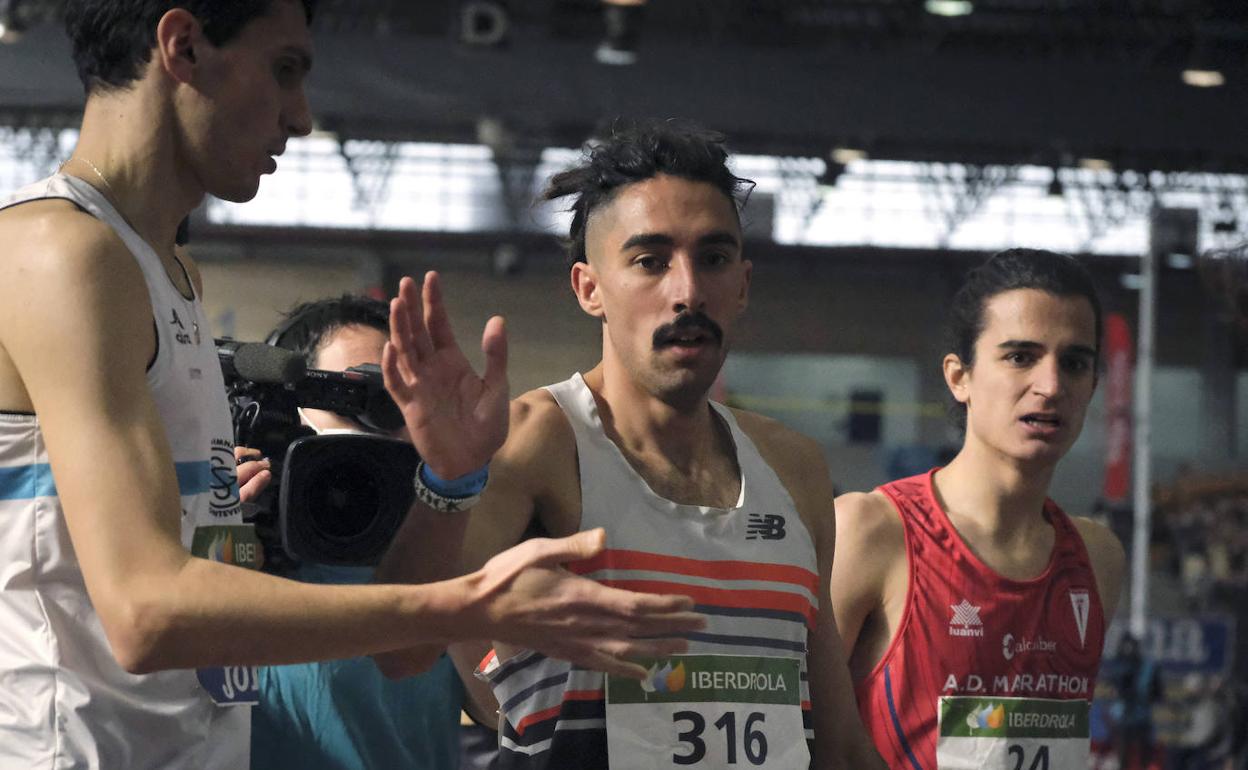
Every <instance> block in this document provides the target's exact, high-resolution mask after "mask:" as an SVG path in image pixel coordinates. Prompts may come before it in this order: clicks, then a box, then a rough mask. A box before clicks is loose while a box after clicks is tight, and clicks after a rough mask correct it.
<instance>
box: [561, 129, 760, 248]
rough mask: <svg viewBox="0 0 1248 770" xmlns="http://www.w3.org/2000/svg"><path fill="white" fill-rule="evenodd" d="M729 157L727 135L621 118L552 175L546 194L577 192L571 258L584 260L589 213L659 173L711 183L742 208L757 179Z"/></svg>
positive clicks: (568, 243)
mask: <svg viewBox="0 0 1248 770" xmlns="http://www.w3.org/2000/svg"><path fill="white" fill-rule="evenodd" d="M727 161H728V150H727V148H726V147H725V145H724V136H723V135H722V134H719V133H717V132H715V131H709V130H707V129H705V128H702V127H701V126H699V125H697V124H695V123H692V122H689V121H683V120H632V121H616V122H615V124H614V125H613V126H612V129H611V132H610V134H609V135H608V136H606V137H604V138H602V139H601V140H598V141H592V142H590V143H589V144H588V145H587V146H586V149H585V154H584V156H583V157H582V161H581V163H580V165H577V166H574V167H573V168H570V169H568V170H566V171H563V172H560V173H558V174H556V175H555V176H554V177H552V178H551V180H550V185H549V186H548V187H547V188H546V190H545V192H543V193H542V199H543V200H556V199H558V198H564V197H567V196H569V195H574V196H576V198H575V200H573V202H572V207H571V211H572V226H571V227H570V228H569V232H568V238H567V240H566V241H565V243H564V245H565V248H566V249H567V252H568V260H569V263H575V262H584V261H586V260H585V228H586V225H587V223H588V221H589V215H590V214H592V213H593V212H594V211H595V210H597V209H598V208H599V207H601V206H603V205H605V204H607V203H610V202H611V201H612V200H613V199H614V197H615V195H616V192H617V191H618V190H619V189H620V188H622V187H625V186H627V185H630V184H633V183H634V182H641V181H645V180H646V179H650V178H652V177H655V176H658V175H659V174H668V175H669V176H676V177H681V178H682V179H688V180H691V181H694V182H706V183H707V184H710V185H712V186H714V187H715V189H717V190H719V191H720V192H722V193H723V194H724V195H725V196H726V197H727V198H728V199H729V200H730V201H732V203H733V206H734V208H735V209H736V210H737V211H738V213H739V212H740V210H741V209H742V208H743V207H744V206H745V202H746V200H747V199H748V198H749V194H750V191H751V190H753V189H754V182H752V181H750V180H749V179H742V178H741V177H738V176H736V175H734V174H733V173H732V172H731V171H729V170H728V163H727Z"/></svg>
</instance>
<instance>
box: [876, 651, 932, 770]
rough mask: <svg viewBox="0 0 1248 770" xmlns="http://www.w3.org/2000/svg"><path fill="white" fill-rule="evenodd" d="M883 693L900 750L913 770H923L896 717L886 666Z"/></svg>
mask: <svg viewBox="0 0 1248 770" xmlns="http://www.w3.org/2000/svg"><path fill="white" fill-rule="evenodd" d="M884 692H885V694H887V695H888V715H889V716H891V717H892V718H893V729H894V730H896V731H897V740H898V741H900V742H901V748H902V749H903V750H904V751H905V752H906V756H907V757H908V758H909V759H910V764H911V765H914V770H923V768H922V766H920V765H919V760H918V759H916V758H915V756H914V751H912V750H911V748H910V741H907V740H906V734H905V732H903V731H902V729H901V717H899V716H897V704H895V703H893V674H892V671H890V670H889V667H888V666H885V667H884Z"/></svg>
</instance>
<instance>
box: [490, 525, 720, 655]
mask: <svg viewBox="0 0 1248 770" xmlns="http://www.w3.org/2000/svg"><path fill="white" fill-rule="evenodd" d="M604 543H605V534H604V533H603V531H602V530H601V529H595V530H591V531H588V532H579V533H577V534H575V535H572V536H571V537H565V538H560V539H557V540H551V539H547V538H534V539H532V540H526V541H525V542H523V543H521V544H520V545H518V546H515V547H514V548H510V549H508V550H506V551H503V552H502V553H500V554H499V555H497V556H495V557H494V558H493V559H490V560H489V561H488V562H486V564H485V566H484V567H482V568H481V570H480V571H479V572H477V573H476V575H475V578H476V579H477V590H478V591H479V594H478V596H479V597H480V598H479V599H478V601H477V602H475V603H474V604H476V605H477V606H479V607H480V609H481V613H482V615H483V617H482V618H481V622H482V623H483V625H484V627H483V628H482V629H481V631H480V632H479V633H478V634H474V635H475V636H480V637H481V638H488V639H494V640H497V641H499V642H505V643H507V644H510V645H515V646H517V647H525V648H529V649H533V650H537V651H538V652H540V653H542V654H543V655H547V656H549V657H552V658H559V659H562V660H567V661H571V662H572V663H574V664H576V665H578V666H582V667H584V668H589V669H594V670H596V671H605V672H607V673H611V674H618V675H621V676H627V677H632V678H634V679H643V678H645V675H646V670H645V668H643V667H642V666H640V665H638V664H636V663H632V662H629V661H628V660H626V658H633V657H664V656H667V655H674V654H678V653H681V652H684V651H685V650H686V649H687V648H688V644H687V643H686V642H685V640H684V639H679V638H672V637H673V636H674V635H679V634H683V633H687V632H691V631H698V630H700V629H702V628H704V627H705V625H706V619H705V618H704V617H703V616H702V615H700V614H698V613H696V612H693V600H692V599H690V598H688V597H686V596H662V595H658V594H644V593H635V592H633V591H624V590H621V589H618V588H610V587H608V586H604V585H602V584H600V583H596V582H594V581H592V580H589V579H587V578H583V577H580V576H578V575H574V574H572V573H571V572H569V571H568V570H566V569H564V568H563V566H562V565H563V564H566V563H568V562H572V561H579V560H581V559H587V558H591V557H593V556H594V555H596V554H597V553H599V552H600V551H601V550H602V548H603V546H604Z"/></svg>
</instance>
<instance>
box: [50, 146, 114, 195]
mask: <svg viewBox="0 0 1248 770" xmlns="http://www.w3.org/2000/svg"><path fill="white" fill-rule="evenodd" d="M76 160H80V161H82V162H83V163H86V164H87V166H88V167H89V168H90V169H91V170H92V171H94V172H95V175H96V176H98V177H99V178H100V181H101V182H103V183H104V186H105V187H107V188H108V191H109V192H113V186H112V185H111V184H109V182H108V178H107V177H105V176H104V174H103V172H101V171H100V170H99V169H98V168H96V167H95V164H94V163H92V162H91V161H90V160H87V159H86V158H83V157H80V156H78V155H71V156H70V158H69V160H67V161H65V162H64V163H62V164H61V168H65V167H66V166H68V165H69V164H70V163H72V162H74V161H76Z"/></svg>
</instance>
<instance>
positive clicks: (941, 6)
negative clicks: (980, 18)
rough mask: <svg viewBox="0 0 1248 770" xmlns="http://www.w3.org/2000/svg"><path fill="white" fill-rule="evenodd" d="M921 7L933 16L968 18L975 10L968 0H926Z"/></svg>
mask: <svg viewBox="0 0 1248 770" xmlns="http://www.w3.org/2000/svg"><path fill="white" fill-rule="evenodd" d="M923 7H924V9H926V10H927V12H928V13H930V14H932V15H933V16H969V15H970V14H971V13H972V12H974V10H975V4H974V3H972V2H971V1H970V0H927V2H925V3H924V4H923Z"/></svg>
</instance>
